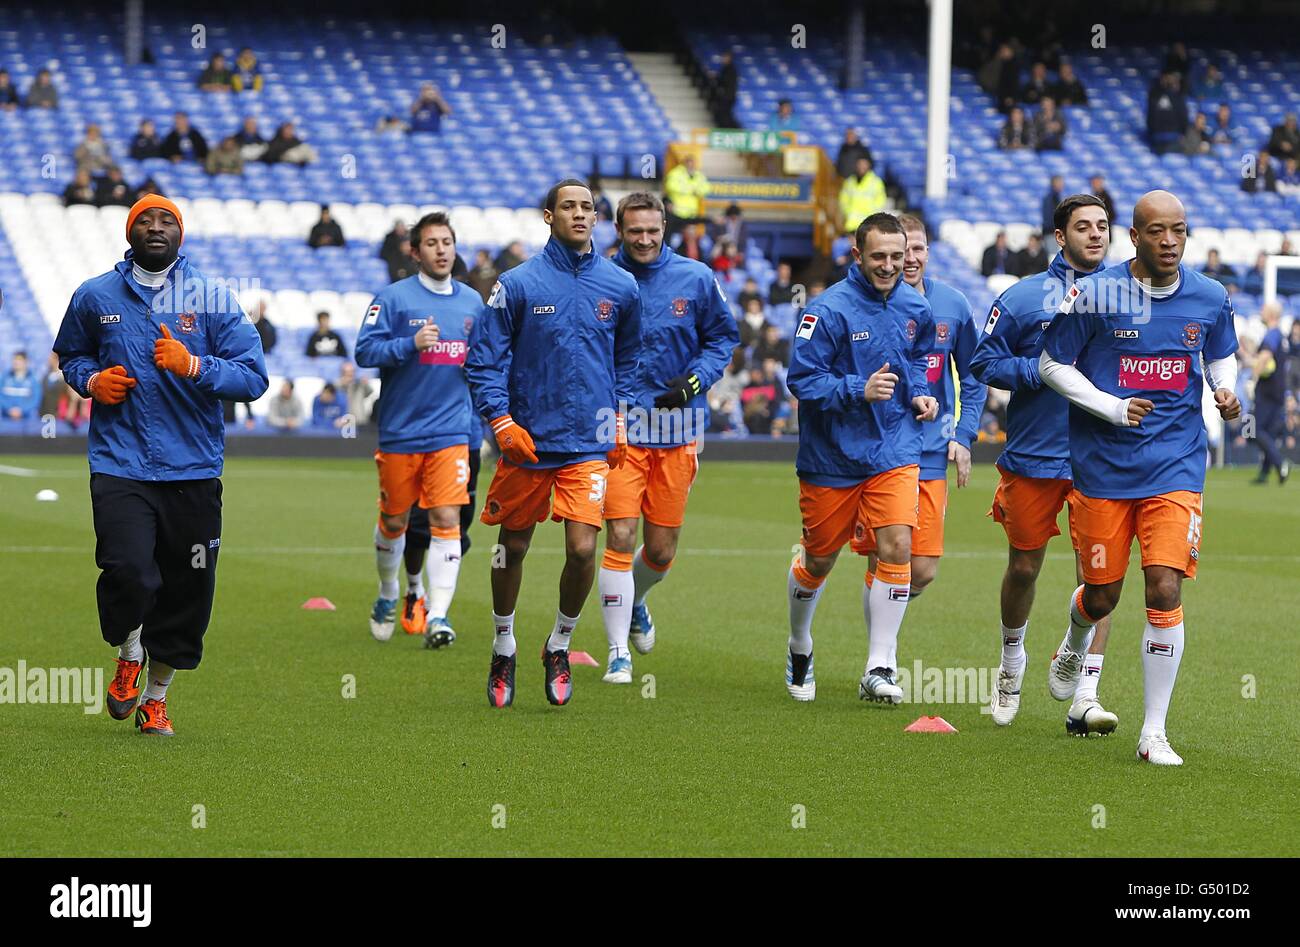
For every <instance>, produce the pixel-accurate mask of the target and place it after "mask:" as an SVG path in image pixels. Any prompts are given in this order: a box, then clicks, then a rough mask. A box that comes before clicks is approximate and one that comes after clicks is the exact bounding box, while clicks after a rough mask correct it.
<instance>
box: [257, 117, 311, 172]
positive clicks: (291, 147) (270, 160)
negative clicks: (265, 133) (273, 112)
mask: <svg viewBox="0 0 1300 947" xmlns="http://www.w3.org/2000/svg"><path fill="white" fill-rule="evenodd" d="M260 160H261V161H264V162H266V163H267V164H277V163H279V162H281V161H283V162H284V163H285V164H298V165H302V164H311V163H312V162H313V161H315V160H316V149H315V148H313V147H312V146H311V145H309V144H307V143H306V142H305V141H303V140H302V139H301V138H299V137H298V133H297V132H296V131H295V130H294V126H293V122H284V123H283V124H282V125H281V126H280V127H279V128H277V129H276V130H275V134H274V135H273V136H272V137H271V140H270V141H269V142H267V144H266V151H264V152H262V157H261V159H260Z"/></svg>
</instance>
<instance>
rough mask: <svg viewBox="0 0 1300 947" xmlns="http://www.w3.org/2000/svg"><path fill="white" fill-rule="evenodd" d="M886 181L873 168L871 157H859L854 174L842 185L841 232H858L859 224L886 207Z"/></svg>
mask: <svg viewBox="0 0 1300 947" xmlns="http://www.w3.org/2000/svg"><path fill="white" fill-rule="evenodd" d="M885 200H886V198H885V182H884V181H882V180H880V177H879V176H878V175H877V174H876V172H875V171H874V170H872V164H871V159H870V158H859V159H858V163H857V165H856V167H855V168H854V171H853V175H852V176H851V177H847V178H845V179H844V183H843V184H841V185H840V215H841V217H842V218H843V221H844V223H843V226H842V227H841V228H840V232H841V233H847V234H851V233H856V232H857V229H858V224H860V223H862V221H864V220H865V219H866V218H868V217H870V216H871V215H872V214H874V213H876V212H877V211H881V210H884V209H885Z"/></svg>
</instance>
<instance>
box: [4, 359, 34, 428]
mask: <svg viewBox="0 0 1300 947" xmlns="http://www.w3.org/2000/svg"><path fill="white" fill-rule="evenodd" d="M40 407H41V381H40V379H38V378H37V377H36V376H35V375H34V374H33V373H32V372H31V370H30V369H29V368H28V366H27V353H26V352H15V353H14V355H13V360H12V362H11V363H10V367H9V373H8V374H7V375H5V376H4V377H3V378H0V417H3V418H4V419H5V420H6V421H31V420H35V419H36V418H37V417H38V414H37V411H39V410H40Z"/></svg>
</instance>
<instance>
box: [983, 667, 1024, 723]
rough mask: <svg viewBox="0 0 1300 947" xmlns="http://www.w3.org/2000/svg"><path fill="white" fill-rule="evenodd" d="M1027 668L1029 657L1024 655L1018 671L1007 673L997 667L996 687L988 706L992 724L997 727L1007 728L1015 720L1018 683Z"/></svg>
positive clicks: (1018, 704)
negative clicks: (990, 709)
mask: <svg viewBox="0 0 1300 947" xmlns="http://www.w3.org/2000/svg"><path fill="white" fill-rule="evenodd" d="M1028 666H1029V655H1025V660H1024V663H1022V664H1021V665H1020V670H1019V671H1008V670H1007V669H1006V668H1005V667H1002V666H1001V665H999V666H998V686H997V687H995V688H994V689H993V700H992V701H990V706H991V708H992V713H993V722H994V723H996V724H997V725H998V726H999V727H1005V726H1008V725H1009V724H1010V723H1011V721H1013V720H1015V719H1016V714H1017V713H1018V712H1019V710H1020V682H1021V681H1022V680H1024V678H1025V668H1026V667H1028Z"/></svg>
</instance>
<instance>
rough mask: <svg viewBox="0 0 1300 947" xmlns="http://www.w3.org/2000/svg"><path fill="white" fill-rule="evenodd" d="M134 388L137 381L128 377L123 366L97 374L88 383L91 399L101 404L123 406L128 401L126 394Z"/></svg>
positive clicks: (116, 366)
mask: <svg viewBox="0 0 1300 947" xmlns="http://www.w3.org/2000/svg"><path fill="white" fill-rule="evenodd" d="M134 387H135V379H134V378H132V377H130V376H129V375H127V373H126V369H125V368H123V367H122V366H121V365H114V366H113V367H112V368H105V369H104V370H103V371H99V372H95V374H93V375H91V376H90V381H88V382H86V390H87V391H89V392H90V397H92V398H94V399H95V400H96V401H98V402H99V403H100V404H121V403H122V402H123V401H125V400H126V393H127V392H128V391H130V390H131V389H132V388H134Z"/></svg>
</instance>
